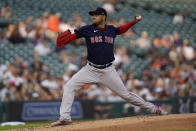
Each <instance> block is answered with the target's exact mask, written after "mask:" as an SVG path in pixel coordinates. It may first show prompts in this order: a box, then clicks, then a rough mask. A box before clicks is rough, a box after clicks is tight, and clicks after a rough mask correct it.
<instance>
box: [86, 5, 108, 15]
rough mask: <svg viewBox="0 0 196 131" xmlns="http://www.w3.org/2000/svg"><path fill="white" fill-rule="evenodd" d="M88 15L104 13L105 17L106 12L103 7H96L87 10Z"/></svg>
mask: <svg viewBox="0 0 196 131" xmlns="http://www.w3.org/2000/svg"><path fill="white" fill-rule="evenodd" d="M89 15H92V16H93V15H105V16H106V17H107V12H106V10H105V9H104V8H101V7H97V8H96V9H95V10H93V11H89Z"/></svg>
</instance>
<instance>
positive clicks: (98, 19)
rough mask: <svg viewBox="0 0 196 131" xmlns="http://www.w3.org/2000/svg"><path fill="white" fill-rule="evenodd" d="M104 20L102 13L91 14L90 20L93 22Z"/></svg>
mask: <svg viewBox="0 0 196 131" xmlns="http://www.w3.org/2000/svg"><path fill="white" fill-rule="evenodd" d="M104 20H105V17H104V15H93V19H92V22H93V24H96V25H98V24H100V23H102V22H103V21H104Z"/></svg>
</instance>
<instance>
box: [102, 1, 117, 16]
mask: <svg viewBox="0 0 196 131" xmlns="http://www.w3.org/2000/svg"><path fill="white" fill-rule="evenodd" d="M116 4H117V0H105V2H104V4H103V6H102V7H103V8H104V9H105V10H106V11H107V13H109V14H112V13H114V12H115V6H116Z"/></svg>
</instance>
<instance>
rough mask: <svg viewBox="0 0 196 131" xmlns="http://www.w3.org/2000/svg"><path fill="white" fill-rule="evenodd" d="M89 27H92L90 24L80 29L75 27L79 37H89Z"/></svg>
mask: <svg viewBox="0 0 196 131" xmlns="http://www.w3.org/2000/svg"><path fill="white" fill-rule="evenodd" d="M89 29H90V27H89V25H86V26H82V27H81V28H80V29H75V30H74V32H75V33H76V36H77V38H81V37H87V36H88V30H89Z"/></svg>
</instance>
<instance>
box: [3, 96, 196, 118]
mask: <svg viewBox="0 0 196 131" xmlns="http://www.w3.org/2000/svg"><path fill="white" fill-rule="evenodd" d="M153 103H155V104H156V105H158V106H164V107H166V108H168V109H171V113H196V97H179V98H172V99H169V100H159V101H153ZM127 104H129V103H127V102H112V103H108V102H104V103H97V102H95V101H93V100H81V101H75V102H74V103H73V106H72V111H71V116H72V118H73V119H93V118H94V114H95V113H96V110H95V108H96V106H99V105H111V106H110V107H111V108H110V109H109V111H110V113H111V114H110V116H109V118H118V117H124V116H133V115H143V114H146V113H147V112H140V113H139V114H135V113H134V112H133V109H131V108H129V109H128V108H126V107H127ZM59 108H60V101H28V102H22V101H14V102H2V103H0V116H1V119H0V122H2V121H42V120H55V119H58V118H59ZM125 109H128V110H127V112H126V113H125Z"/></svg>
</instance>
